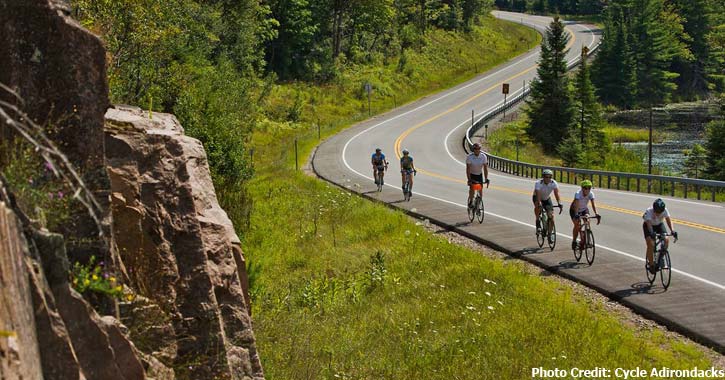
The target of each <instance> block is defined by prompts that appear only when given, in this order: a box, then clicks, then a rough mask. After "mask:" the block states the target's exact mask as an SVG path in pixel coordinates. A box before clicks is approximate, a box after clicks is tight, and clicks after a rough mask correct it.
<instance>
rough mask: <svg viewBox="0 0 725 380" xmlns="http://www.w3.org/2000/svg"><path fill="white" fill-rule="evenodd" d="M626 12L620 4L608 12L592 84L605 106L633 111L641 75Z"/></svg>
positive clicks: (593, 70)
mask: <svg viewBox="0 0 725 380" xmlns="http://www.w3.org/2000/svg"><path fill="white" fill-rule="evenodd" d="M623 13H624V9H622V7H621V6H619V5H618V4H616V3H614V4H612V5H611V6H610V8H609V9H608V10H607V13H606V20H605V26H604V39H603V40H602V45H601V46H600V48H599V52H598V53H597V57H596V59H595V60H594V64H593V65H592V74H593V75H592V81H593V82H594V84H595V85H596V87H597V95H599V98H600V99H601V100H602V101H603V102H604V103H605V104H613V105H615V106H617V107H620V108H630V107H632V105H633V104H634V102H635V99H636V92H637V89H636V87H637V82H636V78H637V75H636V73H635V64H634V59H633V54H632V49H631V47H630V43H629V39H630V36H629V32H628V29H627V24H626V21H625V19H624V15H623Z"/></svg>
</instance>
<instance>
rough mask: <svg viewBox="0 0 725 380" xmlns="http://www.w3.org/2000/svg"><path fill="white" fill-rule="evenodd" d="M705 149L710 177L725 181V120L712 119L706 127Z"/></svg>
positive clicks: (707, 172) (706, 170) (707, 171)
mask: <svg viewBox="0 0 725 380" xmlns="http://www.w3.org/2000/svg"><path fill="white" fill-rule="evenodd" d="M706 131H707V132H706V140H705V149H706V150H707V159H706V161H707V163H706V169H705V173H706V174H707V176H708V178H710V179H714V180H718V181H725V120H723V119H721V120H715V121H711V122H710V123H709V124H708V125H707V128H706Z"/></svg>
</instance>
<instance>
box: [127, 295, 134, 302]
mask: <svg viewBox="0 0 725 380" xmlns="http://www.w3.org/2000/svg"><path fill="white" fill-rule="evenodd" d="M133 298H134V297H133V294H126V301H133Z"/></svg>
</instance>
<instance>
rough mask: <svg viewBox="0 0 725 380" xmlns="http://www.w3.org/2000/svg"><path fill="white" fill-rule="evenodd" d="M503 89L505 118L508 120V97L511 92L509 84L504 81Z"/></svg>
mask: <svg viewBox="0 0 725 380" xmlns="http://www.w3.org/2000/svg"><path fill="white" fill-rule="evenodd" d="M501 90H502V91H501V92H503V119H504V120H506V97H507V96H508V94H509V84H508V83H504V84H503V89H501Z"/></svg>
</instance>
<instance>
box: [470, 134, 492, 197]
mask: <svg viewBox="0 0 725 380" xmlns="http://www.w3.org/2000/svg"><path fill="white" fill-rule="evenodd" d="M466 178H468V208H473V187H471V185H472V184H473V183H474V182H478V183H488V157H486V154H485V153H483V152H481V144H479V143H475V144H473V153H471V154H469V155H468V157H466ZM484 178H485V181H484ZM481 196H483V191H481Z"/></svg>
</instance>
